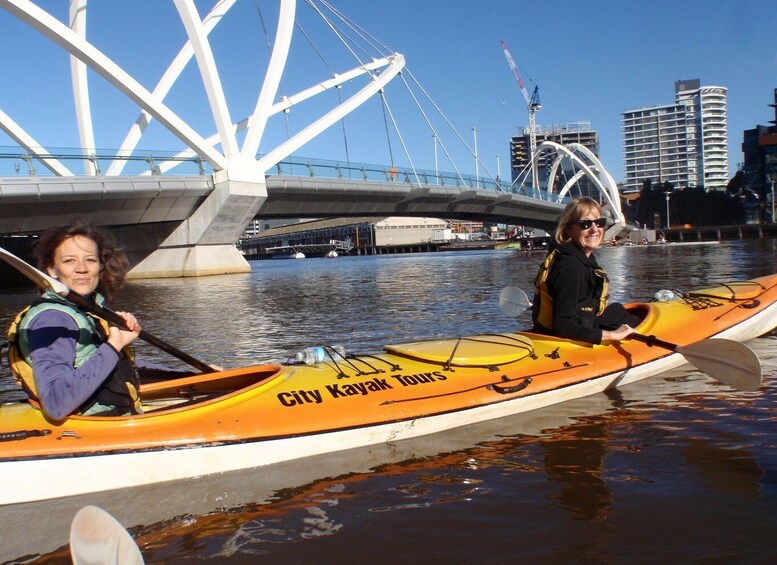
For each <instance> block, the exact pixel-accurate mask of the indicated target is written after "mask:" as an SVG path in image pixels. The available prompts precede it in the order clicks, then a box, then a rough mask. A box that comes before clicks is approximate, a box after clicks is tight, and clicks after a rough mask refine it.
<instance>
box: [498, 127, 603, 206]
mask: <svg viewBox="0 0 777 565" xmlns="http://www.w3.org/2000/svg"><path fill="white" fill-rule="evenodd" d="M543 141H554V142H556V143H558V144H561V145H570V144H572V143H579V144H581V145H583V146H585V147H586V148H587V149H589V150H590V151H591V152H592V153H593V154H594V155H596V156H597V157H599V134H598V133H597V132H596V131H594V130H593V129H591V122H571V123H567V124H562V125H557V124H554V125H551V126H547V127H542V126H539V125H538V126H537V145H539V144H540V143H542V142H543ZM554 158H555V154H546V155H545V156H541V157H540V160H539V162H538V167H537V173H538V175H539V177H540V178H539V179H538V181H539V185H540V186H547V175H548V172H549V170H550V167H551V165H552V161H553V159H554ZM530 159H531V150H530V141H529V128H523V130H522V131H521V135H515V136H512V137H511V138H510V171H511V174H512V177H511V178H512V180H513V181H515V179H516V178H518V177H519V176H522V175H526V174H527V172H528V171H529V160H530ZM528 174H529V176H531V173H530V172H529V173H528ZM578 186H579V187H580V188H581V190H582V192H583V193H584V194H587V192H586V187H589V182H588V179H587V178H583V179H580V181H579V185H578Z"/></svg>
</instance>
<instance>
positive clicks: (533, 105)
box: [499, 40, 542, 188]
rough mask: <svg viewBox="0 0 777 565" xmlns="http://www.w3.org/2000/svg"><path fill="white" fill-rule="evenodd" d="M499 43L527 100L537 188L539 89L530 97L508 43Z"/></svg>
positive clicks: (534, 177)
mask: <svg viewBox="0 0 777 565" xmlns="http://www.w3.org/2000/svg"><path fill="white" fill-rule="evenodd" d="M499 43H501V44H502V49H504V52H505V57H506V58H507V64H508V65H510V69H511V70H512V71H513V75H515V79H516V80H517V81H518V86H519V87H520V89H521V93H522V94H523V97H524V98H525V99H526V105H527V109H528V110H529V158H530V159H531V180H532V187H533V188H537V164H536V163H535V162H534V155H535V154H536V153H537V122H536V119H535V116H534V114H536V113H537V112H538V111H539V110H542V105H541V104H540V91H539V87H538V86H535V87H534V92H533V93H532V95H531V96H529V92H528V91H527V90H526V85H525V84H524V82H523V78H521V73H519V72H518V66H517V65H516V64H515V60H514V59H513V56H512V55H511V54H510V50H509V49H508V48H507V43H505V42H504V40H500V41H499Z"/></svg>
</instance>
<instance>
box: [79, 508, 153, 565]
mask: <svg viewBox="0 0 777 565" xmlns="http://www.w3.org/2000/svg"><path fill="white" fill-rule="evenodd" d="M70 556H71V557H72V558H73V564H74V565H96V564H98V563H99V564H101V565H143V563H144V561H143V555H141V553H140V549H138V546H137V544H136V543H135V540H133V539H132V536H130V535H129V532H127V530H125V529H124V526H122V525H121V524H120V523H119V522H118V521H117V520H116V518H114V517H113V516H111V515H110V514H108V513H107V512H106V511H105V510H103V509H102V508H98V507H97V506H84V507H83V508H81V510H79V511H78V512H77V513H76V515H75V517H74V518H73V522H72V524H71V525H70Z"/></svg>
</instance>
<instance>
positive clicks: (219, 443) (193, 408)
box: [0, 274, 777, 504]
mask: <svg viewBox="0 0 777 565" xmlns="http://www.w3.org/2000/svg"><path fill="white" fill-rule="evenodd" d="M626 307H627V308H628V309H629V310H630V311H631V312H632V313H634V314H635V315H637V316H638V317H639V318H640V319H641V320H642V322H641V323H640V324H639V326H638V328H637V329H638V331H639V333H640V334H641V337H643V338H644V337H645V336H646V335H649V336H655V338H658V339H659V340H660V343H666V342H673V343H674V344H676V345H677V346H678V347H677V349H675V350H671V349H667V348H666V347H658V346H656V342H651V340H650V339H641V340H636V339H627V340H624V341H622V342H620V343H616V344H613V343H607V342H605V343H603V344H601V345H591V344H587V343H583V342H577V341H572V340H567V339H561V338H555V337H552V336H547V335H541V334H537V333H532V332H525V331H519V332H514V333H498V334H481V335H473V336H462V337H452V338H450V339H444V340H434V341H420V342H413V343H402V344H393V345H386V346H385V347H384V348H383V351H381V352H377V353H372V354H343V352H342V351H341V350H339V349H335V348H323V351H324V357H323V360H321V361H320V362H313V363H311V364H304V363H302V362H297V363H288V364H261V365H254V366H249V367H241V368H235V369H229V370H223V371H218V372H212V373H207V374H198V375H195V376H189V377H184V378H177V379H171V380H162V381H157V382H150V383H145V384H143V385H142V386H141V389H140V393H141V399H142V402H143V406H144V413H143V414H140V415H134V416H122V417H117V416H110V417H98V416H72V417H69V418H67V419H66V420H64V421H61V422H52V421H48V420H47V419H46V418H45V416H44V415H43V413H42V412H41V411H40V410H38V409H36V408H35V407H34V406H32V405H31V404H29V403H27V402H19V403H16V404H5V405H2V406H0V476H2V477H3V481H2V484H0V504H15V503H22V502H29V501H35V500H45V499H52V498H60V497H66V496H74V495H79V494H86V493H92V492H101V491H109V490H113V489H125V488H130V487H135V486H140V485H145V484H152V483H161V482H164V481H172V480H178V479H185V478H191V477H198V476H203V475H210V474H215V473H221V472H226V471H232V470H238V469H247V468H256V467H262V466H266V465H272V464H275V463H279V462H283V461H292V460H299V459H302V458H305V457H310V456H315V455H320V454H324V453H331V452H337V451H343V450H347V449H352V448H357V447H362V446H368V445H374V444H384V443H393V442H396V441H400V440H403V439H408V438H413V437H419V436H423V435H428V434H434V433H440V432H444V431H446V430H450V429H452V428H456V427H460V426H467V425H470V424H474V423H478V422H483V421H487V420H492V419H496V418H500V417H505V416H508V415H513V414H518V413H522V412H528V411H532V410H538V409H543V408H547V407H548V406H552V405H554V404H557V403H560V402H564V401H567V400H571V399H574V398H580V397H583V396H587V395H592V394H596V393H599V392H602V391H604V390H606V389H610V388H614V387H618V386H622V385H627V384H629V383H632V382H635V381H638V380H641V379H645V378H647V377H650V376H654V375H656V374H659V373H661V372H663V371H666V370H669V369H673V368H676V367H678V366H681V365H683V364H684V363H686V361H690V362H692V363H694V360H693V359H692V357H693V355H692V354H694V353H697V350H696V348H694V347H693V345H694V344H695V343H699V342H704V343H706V344H708V346H707V347H705V348H704V350H703V351H702V352H701V354H702V356H704V357H710V358H711V359H712V361H710V359H707V362H712V363H716V364H720V365H721V366H723V367H724V370H725V367H726V363H727V361H728V360H729V359H728V358H730V357H733V356H735V352H732V351H731V350H730V349H729V348H727V347H725V344H726V343H728V340H733V341H735V342H742V341H746V340H749V339H753V338H755V337H758V336H760V335H763V334H764V333H767V332H769V331H770V330H772V329H774V328H775V327H776V326H777V274H775V275H770V276H766V277H761V278H756V279H752V280H749V281H741V282H733V283H727V284H721V285H718V286H715V287H712V288H707V289H703V290H699V291H696V292H691V293H685V294H683V293H680V294H679V295H678V296H675V297H674V298H673V299H670V300H666V301H662V302H659V301H654V302H634V303H629V304H627V305H626ZM716 340H717V341H716ZM710 344H711V345H712V346H713V347H712V348H710V347H709V345H710ZM716 344H720V347H717V348H716V347H715V345H716ZM742 347H744V346H742ZM684 355H685V356H684ZM716 355H717V357H716ZM686 357H687V358H686ZM730 360H731V362H732V363H734V364H736V362H737V360H736V359H730ZM735 369H736V368H735V367H734V366H733V365H732V371H734V370H735ZM757 370H758V379H759V382H760V366H758V369H757ZM721 380H722V379H721ZM724 382H725V381H724Z"/></svg>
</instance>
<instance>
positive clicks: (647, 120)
mask: <svg viewBox="0 0 777 565" xmlns="http://www.w3.org/2000/svg"><path fill="white" fill-rule="evenodd" d="M623 150H624V179H623V190H624V191H625V192H631V191H637V190H639V189H640V188H642V184H643V182H644V181H646V180H650V181H651V182H653V183H657V182H667V181H668V182H670V183H672V184H673V185H674V186H675V188H684V187H686V186H692V187H699V186H703V187H704V188H706V189H708V190H713V189H714V190H725V188H726V184H728V130H727V120H726V88H724V87H722V86H700V85H699V79H694V80H681V81H677V82H675V102H674V104H669V105H663V106H648V107H645V108H638V109H635V110H627V111H625V112H624V113H623Z"/></svg>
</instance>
